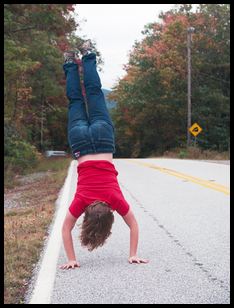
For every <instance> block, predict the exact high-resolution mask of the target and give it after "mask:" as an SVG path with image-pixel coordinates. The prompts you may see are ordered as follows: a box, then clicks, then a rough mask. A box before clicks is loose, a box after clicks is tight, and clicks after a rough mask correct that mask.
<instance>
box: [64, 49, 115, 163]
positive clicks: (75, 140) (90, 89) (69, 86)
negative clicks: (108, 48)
mask: <svg viewBox="0 0 234 308" xmlns="http://www.w3.org/2000/svg"><path fill="white" fill-rule="evenodd" d="M63 69H64V72H65V76H66V94H67V97H68V99H69V107H68V141H69V145H70V147H71V150H72V154H73V156H74V157H75V158H78V157H80V156H83V155H86V154H91V153H93V154H94V153H114V152H115V138H114V126H113V123H112V120H111V118H110V114H109V112H108V109H107V106H106V102H105V97H104V94H103V92H102V90H101V87H102V85H101V81H100V78H99V75H98V72H97V67H96V54H95V53H90V54H88V55H85V56H84V57H83V58H82V69H83V78H84V79H83V82H84V88H85V94H86V100H85V99H84V96H83V94H82V87H81V82H80V72H79V66H78V64H77V63H66V64H64V66H63Z"/></svg>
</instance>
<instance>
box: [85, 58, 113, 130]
mask: <svg viewBox="0 0 234 308" xmlns="http://www.w3.org/2000/svg"><path fill="white" fill-rule="evenodd" d="M82 63H83V71H84V86H85V91H86V96H87V102H88V109H89V121H90V124H92V123H93V122H95V121H96V120H104V121H106V122H107V123H109V124H111V125H113V123H112V120H111V118H110V115H109V112H108V109H107V106H106V101H105V97H104V94H103V92H102V89H101V88H102V85H101V80H100V77H99V75H98V72H97V61H96V54H95V53H90V54H87V55H85V56H83V58H82Z"/></svg>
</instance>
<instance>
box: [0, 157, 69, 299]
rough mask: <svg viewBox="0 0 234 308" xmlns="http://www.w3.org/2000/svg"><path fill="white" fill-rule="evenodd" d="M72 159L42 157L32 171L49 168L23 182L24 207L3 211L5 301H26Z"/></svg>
mask: <svg viewBox="0 0 234 308" xmlns="http://www.w3.org/2000/svg"><path fill="white" fill-rule="evenodd" d="M70 162H71V159H69V158H56V159H43V160H41V161H40V163H39V164H38V166H37V167H36V168H35V169H34V170H33V172H42V171H47V173H46V175H45V176H44V177H41V178H40V179H38V180H36V181H34V182H32V183H28V184H26V185H25V184H24V185H23V186H24V187H23V188H24V190H23V192H24V194H23V195H22V197H21V200H19V201H20V202H21V204H23V206H21V207H19V208H14V209H7V210H6V211H5V213H4V304H24V296H25V292H26V291H27V288H28V284H29V282H30V278H31V276H32V271H33V268H34V265H35V264H36V263H37V261H38V260H39V256H40V253H41V250H42V248H43V244H44V241H45V239H46V238H47V236H48V228H49V225H50V223H51V221H52V219H53V216H54V212H55V201H56V199H57V197H58V193H59V191H60V189H61V187H62V185H63V183H64V180H65V177H66V175H67V170H68V166H69V164H70ZM14 184H17V181H16V182H15V183H14ZM18 185H19V184H18ZM21 185H22V184H21ZM11 187H13V185H12V186H11ZM8 188H9V187H8ZM11 190H12V189H11Z"/></svg>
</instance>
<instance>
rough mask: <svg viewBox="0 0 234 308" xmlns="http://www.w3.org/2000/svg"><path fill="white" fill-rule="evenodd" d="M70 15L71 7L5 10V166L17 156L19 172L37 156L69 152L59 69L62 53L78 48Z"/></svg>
mask: <svg viewBox="0 0 234 308" xmlns="http://www.w3.org/2000/svg"><path fill="white" fill-rule="evenodd" d="M74 9H75V5H74V4H4V132H5V144H4V152H5V163H6V165H8V163H9V162H11V163H13V162H16V161H15V157H16V156H18V157H19V159H20V160H19V162H18V163H17V165H18V166H19V167H20V166H22V168H24V166H25V165H24V162H27V163H28V165H30V162H31V161H34V160H35V159H34V158H35V153H36V152H37V151H38V150H39V151H44V150H46V149H62V150H68V144H67V98H66V95H65V79H64V72H63V68H62V64H63V51H65V50H67V49H70V48H74V47H77V44H79V43H81V42H82V38H80V37H79V36H77V35H76V34H75V30H76V29H77V27H78V24H77V21H76V20H75V15H74ZM99 62H100V57H99ZM17 149H18V150H17ZM23 149H25V151H26V149H27V153H31V154H32V160H30V155H26V156H25V157H24V154H23V152H24V151H23Z"/></svg>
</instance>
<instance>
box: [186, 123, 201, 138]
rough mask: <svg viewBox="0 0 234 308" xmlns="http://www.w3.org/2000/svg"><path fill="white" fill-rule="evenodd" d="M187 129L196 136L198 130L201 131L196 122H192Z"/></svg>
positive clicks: (198, 132)
mask: <svg viewBox="0 0 234 308" xmlns="http://www.w3.org/2000/svg"><path fill="white" fill-rule="evenodd" d="M189 131H190V133H191V134H193V136H195V137H196V136H197V135H198V134H200V132H201V131H202V128H201V127H200V126H199V125H198V124H197V123H194V124H193V125H192V126H191V127H190V128H189Z"/></svg>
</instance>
